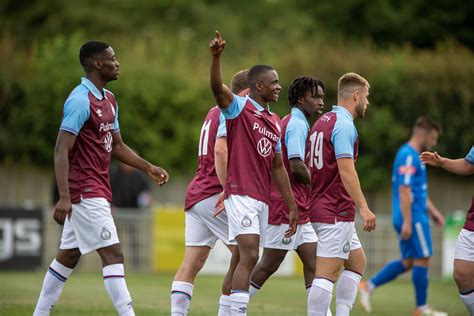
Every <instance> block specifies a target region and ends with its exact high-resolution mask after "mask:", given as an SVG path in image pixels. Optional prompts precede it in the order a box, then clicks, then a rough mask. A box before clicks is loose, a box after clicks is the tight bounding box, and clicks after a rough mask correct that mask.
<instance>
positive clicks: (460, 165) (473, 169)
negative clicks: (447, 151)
mask: <svg viewBox="0 0 474 316" xmlns="http://www.w3.org/2000/svg"><path fill="white" fill-rule="evenodd" d="M420 159H421V161H422V162H423V163H424V164H425V165H430V166H434V167H441V168H443V169H445V170H447V171H449V172H452V173H456V174H460V175H470V174H474V164H472V163H469V162H468V161H467V160H466V159H465V158H460V159H449V158H445V157H443V156H441V155H440V154H438V153H437V152H434V153H433V152H429V151H425V152H423V153H422V154H421V155H420Z"/></svg>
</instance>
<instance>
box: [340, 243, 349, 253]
mask: <svg viewBox="0 0 474 316" xmlns="http://www.w3.org/2000/svg"><path fill="white" fill-rule="evenodd" d="M349 250H351V245H350V244H349V242H348V241H346V243H345V244H344V247H342V251H344V253H348V252H349Z"/></svg>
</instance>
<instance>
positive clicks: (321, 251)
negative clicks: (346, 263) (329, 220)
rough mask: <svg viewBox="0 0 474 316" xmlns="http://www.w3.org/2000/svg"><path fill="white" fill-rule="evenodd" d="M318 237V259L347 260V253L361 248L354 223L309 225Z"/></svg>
mask: <svg viewBox="0 0 474 316" xmlns="http://www.w3.org/2000/svg"><path fill="white" fill-rule="evenodd" d="M311 224H312V225H313V228H314V231H315V232H316V235H317V236H318V250H317V252H316V255H317V256H318V257H326V258H341V259H345V260H347V259H348V258H349V252H350V251H351V250H355V249H358V248H361V247H362V245H361V244H360V241H359V237H358V236H357V232H356V230H355V227H354V222H336V223H335V224H324V223H311Z"/></svg>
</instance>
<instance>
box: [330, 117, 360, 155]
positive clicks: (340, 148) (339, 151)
mask: <svg viewBox="0 0 474 316" xmlns="http://www.w3.org/2000/svg"><path fill="white" fill-rule="evenodd" d="M356 140H357V130H356V128H355V126H354V125H353V124H347V123H339V122H338V121H336V124H335V125H334V129H333V132H332V137H331V141H332V144H333V146H334V152H335V154H336V159H339V158H352V159H354V144H355V142H356Z"/></svg>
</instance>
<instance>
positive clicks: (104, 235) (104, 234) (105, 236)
mask: <svg viewBox="0 0 474 316" xmlns="http://www.w3.org/2000/svg"><path fill="white" fill-rule="evenodd" d="M110 237H112V233H111V232H110V231H109V230H107V228H105V227H102V231H101V232H100V238H102V239H103V240H109V239H110Z"/></svg>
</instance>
